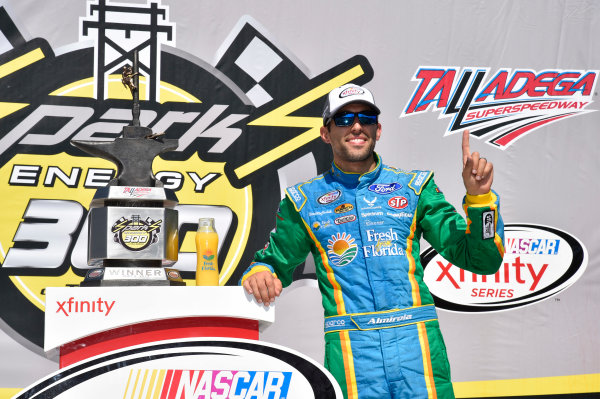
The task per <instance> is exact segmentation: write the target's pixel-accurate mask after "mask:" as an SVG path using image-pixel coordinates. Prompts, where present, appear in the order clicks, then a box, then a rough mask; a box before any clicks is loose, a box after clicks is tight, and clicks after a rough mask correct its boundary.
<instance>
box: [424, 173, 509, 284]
mask: <svg viewBox="0 0 600 399" xmlns="http://www.w3.org/2000/svg"><path fill="white" fill-rule="evenodd" d="M463 208H464V210H465V214H466V216H467V219H466V220H465V219H464V218H463V217H462V216H461V215H460V214H459V213H458V212H457V211H456V209H455V208H454V207H453V206H452V205H451V204H450V203H448V201H446V199H445V198H444V195H443V194H442V193H441V192H440V190H439V189H438V187H437V186H436V184H435V182H434V181H433V178H432V179H431V180H430V181H429V182H427V184H426V185H425V187H423V191H422V193H421V197H420V199H419V205H418V209H417V217H418V218H419V225H418V226H419V227H418V228H420V229H421V230H422V234H423V237H424V238H425V239H426V240H427V241H428V242H429V243H430V244H431V246H432V247H433V248H434V249H435V250H436V251H437V252H438V253H439V254H440V255H442V256H443V257H444V258H445V259H446V260H448V261H449V262H451V263H452V264H454V265H455V266H458V267H460V268H463V269H465V270H468V271H471V272H473V273H477V274H493V273H495V272H496V271H497V270H498V268H499V267H500V265H501V264H502V258H503V256H504V224H503V222H502V218H501V216H500V212H499V198H498V195H497V194H496V193H495V192H493V191H492V192H490V193H488V194H486V195H483V196H466V197H465V200H464V201H463ZM490 221H491V222H492V223H493V224H491V223H490ZM486 222H487V224H486Z"/></svg>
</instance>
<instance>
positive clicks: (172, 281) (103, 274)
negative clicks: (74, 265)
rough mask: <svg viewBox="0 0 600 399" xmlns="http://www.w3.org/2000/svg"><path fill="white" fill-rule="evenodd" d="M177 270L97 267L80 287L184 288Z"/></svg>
mask: <svg viewBox="0 0 600 399" xmlns="http://www.w3.org/2000/svg"><path fill="white" fill-rule="evenodd" d="M182 285H186V284H185V281H183V279H182V278H181V274H180V273H179V271H178V270H177V269H171V268H163V267H96V268H93V269H90V270H88V272H87V273H86V275H85V279H84V280H83V281H82V282H81V283H80V284H79V286H80V287H123V286H127V287H129V286H182Z"/></svg>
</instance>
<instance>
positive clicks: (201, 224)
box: [198, 218, 215, 230]
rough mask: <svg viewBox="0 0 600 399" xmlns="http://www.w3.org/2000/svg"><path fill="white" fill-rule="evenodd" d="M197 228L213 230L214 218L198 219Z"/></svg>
mask: <svg viewBox="0 0 600 399" xmlns="http://www.w3.org/2000/svg"><path fill="white" fill-rule="evenodd" d="M198 228H210V229H213V230H214V229H215V219H214V218H200V219H198Z"/></svg>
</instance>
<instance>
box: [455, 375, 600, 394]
mask: <svg viewBox="0 0 600 399" xmlns="http://www.w3.org/2000/svg"><path fill="white" fill-rule="evenodd" d="M452 385H453V386H454V393H455V395H456V397H457V398H493V397H504V396H527V395H566V394H575V393H589V392H600V373H599V374H582V375H567V376H558V377H542V378H522V379H515V380H495V381H470V382H454V383H453V384H452Z"/></svg>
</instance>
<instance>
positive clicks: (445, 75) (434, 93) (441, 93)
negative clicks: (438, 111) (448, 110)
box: [405, 69, 456, 114]
mask: <svg viewBox="0 0 600 399" xmlns="http://www.w3.org/2000/svg"><path fill="white" fill-rule="evenodd" d="M455 76H456V70H455V69H448V70H443V69H421V70H419V71H418V72H417V79H420V80H421V82H420V83H419V86H418V87H417V89H416V90H415V93H414V95H413V98H412V100H411V101H410V104H409V105H408V107H407V108H406V111H405V113H407V114H411V113H413V112H423V111H426V110H427V108H429V105H430V104H431V103H432V102H437V104H436V107H438V108H441V107H445V106H447V105H448V99H449V98H450V94H451V93H452V84H453V83H454V77H455ZM435 80H437V82H435V84H434V86H433V87H432V88H431V89H430V90H429V92H427V94H425V91H426V90H427V88H428V87H429V85H430V84H431V83H432V82H433V81H435Z"/></svg>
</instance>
